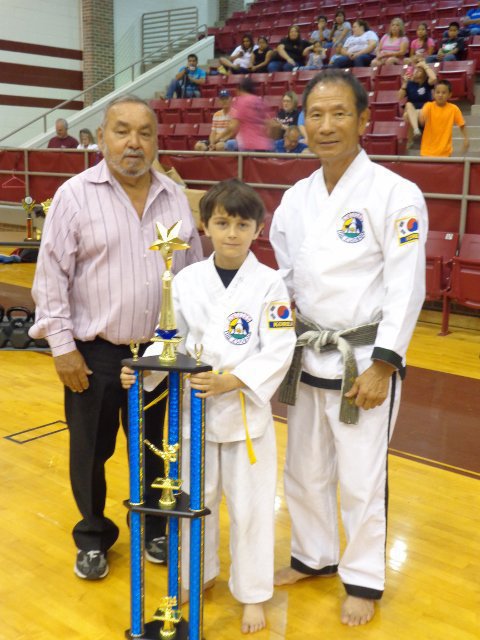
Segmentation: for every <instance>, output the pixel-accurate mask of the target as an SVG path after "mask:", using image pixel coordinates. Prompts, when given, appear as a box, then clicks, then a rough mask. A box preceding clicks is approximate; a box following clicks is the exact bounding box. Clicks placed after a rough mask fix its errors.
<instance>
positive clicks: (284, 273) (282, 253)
mask: <svg viewBox="0 0 480 640" xmlns="http://www.w3.org/2000/svg"><path fill="white" fill-rule="evenodd" d="M287 197H288V196H287V194H285V195H284V196H283V198H282V201H281V202H280V205H279V206H278V207H277V209H276V211H275V214H274V216H273V219H272V224H271V226H270V244H271V245H272V247H273V251H274V252H275V258H276V260H277V264H278V268H279V271H278V272H279V274H280V276H281V277H282V278H283V281H284V282H285V285H286V286H287V290H288V293H289V295H290V297H291V298H292V299H293V297H294V289H293V261H292V257H291V256H290V252H289V250H288V243H287V230H286V226H285V219H286V216H287V215H288V204H287V202H286V200H287Z"/></svg>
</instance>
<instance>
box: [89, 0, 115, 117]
mask: <svg viewBox="0 0 480 640" xmlns="http://www.w3.org/2000/svg"><path fill="white" fill-rule="evenodd" d="M82 25H83V82H84V88H85V89H86V88H88V87H91V86H92V85H94V84H95V83H97V82H99V81H100V80H103V79H104V78H107V77H108V76H110V75H111V74H112V73H114V39H113V0H82ZM113 89H114V81H113V80H109V81H108V82H105V83H103V84H102V85H100V86H99V87H97V88H96V89H93V90H92V91H89V92H88V94H87V95H86V96H85V104H86V105H88V104H92V102H95V100H98V99H99V98H101V97H103V96H104V95H106V94H107V93H110V91H112V90H113Z"/></svg>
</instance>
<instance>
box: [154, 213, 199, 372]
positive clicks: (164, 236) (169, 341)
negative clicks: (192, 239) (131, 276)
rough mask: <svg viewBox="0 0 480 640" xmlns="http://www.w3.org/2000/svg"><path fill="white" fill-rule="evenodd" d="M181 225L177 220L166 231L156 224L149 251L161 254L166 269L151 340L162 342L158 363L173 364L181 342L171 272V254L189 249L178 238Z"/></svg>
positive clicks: (158, 223) (187, 245) (159, 224)
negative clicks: (154, 237)
mask: <svg viewBox="0 0 480 640" xmlns="http://www.w3.org/2000/svg"><path fill="white" fill-rule="evenodd" d="M181 224H182V221H181V220H179V221H178V222H176V223H175V224H174V225H173V226H172V227H170V229H167V228H166V227H164V226H163V224H161V223H160V222H157V223H156V227H157V240H155V242H154V243H153V244H152V246H151V247H150V249H153V250H155V251H160V252H161V254H162V257H163V259H164V261H165V267H166V269H165V271H164V273H163V276H162V307H161V309H160V317H159V319H158V329H156V331H155V336H154V337H153V338H152V340H153V341H154V342H163V351H162V353H161V355H160V356H159V359H160V362H175V360H176V358H177V356H176V350H177V347H178V344H179V343H180V341H181V340H182V338H181V337H179V336H177V335H176V334H177V327H176V322H175V312H174V310H173V301H172V281H173V273H172V272H171V268H172V259H173V252H174V251H182V250H185V249H188V248H189V247H190V245H189V244H187V243H186V242H184V241H183V240H182V239H181V238H179V237H178V232H179V230H180V226H181Z"/></svg>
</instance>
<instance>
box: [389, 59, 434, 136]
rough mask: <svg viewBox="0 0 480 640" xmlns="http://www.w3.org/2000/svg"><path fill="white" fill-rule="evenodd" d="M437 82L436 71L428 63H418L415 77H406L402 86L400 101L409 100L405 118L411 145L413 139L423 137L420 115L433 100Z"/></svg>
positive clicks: (406, 104)
mask: <svg viewBox="0 0 480 640" xmlns="http://www.w3.org/2000/svg"><path fill="white" fill-rule="evenodd" d="M436 81H437V76H436V74H435V71H434V70H433V69H432V68H431V67H429V66H428V64H427V63H426V62H424V61H423V62H418V63H417V64H416V66H415V68H414V71H413V76H412V77H411V78H409V77H408V76H404V78H403V82H402V86H401V88H400V90H399V92H398V97H399V99H400V100H403V99H404V98H407V102H406V103H405V111H404V114H403V118H404V120H405V122H406V123H407V125H408V139H409V143H411V142H412V138H418V137H420V135H421V131H420V127H419V125H418V114H419V112H420V111H421V109H422V107H423V105H424V104H425V103H426V102H430V101H431V99H432V87H433V85H434V84H435V82H436Z"/></svg>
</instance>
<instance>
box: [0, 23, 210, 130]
mask: <svg viewBox="0 0 480 640" xmlns="http://www.w3.org/2000/svg"><path fill="white" fill-rule="evenodd" d="M207 30H208V25H206V24H201V25H198V27H196V28H195V29H192V30H191V31H188V32H186V33H185V34H184V35H183V36H182V38H187V37H188V36H190V35H192V36H193V35H198V34H199V33H202V32H206V31H207ZM171 46H172V43H171V42H168V43H167V44H165V45H163V46H162V47H160V48H159V49H157V50H156V51H152V52H151V53H149V54H147V55H146V56H143V58H141V59H140V60H137V61H135V62H132V63H131V64H129V65H128V67H125V68H124V69H121V70H120V71H116V72H115V73H112V74H111V75H110V76H108V77H107V78H103V80H99V81H98V82H96V83H95V84H92V86H90V87H88V89H84V90H83V91H82V92H81V93H78V94H77V95H75V96H73V97H72V98H68V100H64V101H63V102H61V103H60V104H58V105H57V106H56V107H52V108H51V109H49V110H48V111H46V112H45V113H44V114H42V115H41V116H37V117H36V118H34V119H33V120H31V121H30V122H27V123H26V124H24V125H22V126H21V127H19V128H18V129H15V130H14V131H10V133H9V134H7V135H6V136H3V138H0V142H3V141H4V140H6V139H7V138H10V137H11V136H13V135H15V134H16V133H19V131H22V130H23V129H26V128H27V127H29V126H30V125H32V124H35V123H36V122H38V121H40V120H43V133H46V132H47V117H48V116H49V115H50V114H51V113H53V112H54V111H57V110H58V109H61V108H62V107H64V106H65V105H67V104H69V103H70V102H74V101H75V100H77V98H80V96H83V95H85V94H86V93H88V92H89V91H93V90H94V89H96V88H97V87H99V86H100V85H102V84H103V83H105V82H108V81H110V80H112V79H113V78H116V77H117V76H118V75H120V74H121V73H125V71H128V70H130V69H131V81H132V82H133V81H134V80H135V75H134V69H135V66H136V65H137V64H143V63H145V62H146V61H148V60H149V59H150V58H152V57H154V56H156V55H158V54H159V53H160V52H161V51H163V50H164V49H167V50H169V49H170V48H171Z"/></svg>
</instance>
